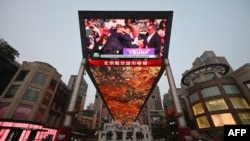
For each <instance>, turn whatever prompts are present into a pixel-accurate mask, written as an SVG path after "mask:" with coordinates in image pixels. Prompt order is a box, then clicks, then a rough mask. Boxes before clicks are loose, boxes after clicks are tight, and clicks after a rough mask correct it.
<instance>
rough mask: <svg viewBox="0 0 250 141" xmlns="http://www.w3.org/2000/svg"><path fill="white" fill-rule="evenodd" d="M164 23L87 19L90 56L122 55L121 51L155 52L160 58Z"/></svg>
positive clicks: (158, 21)
mask: <svg viewBox="0 0 250 141" xmlns="http://www.w3.org/2000/svg"><path fill="white" fill-rule="evenodd" d="M166 26H167V20H166V19H139V20H137V19H86V20H85V30H86V41H87V43H86V46H87V49H88V52H89V54H90V55H91V54H92V52H100V53H101V54H123V48H154V50H155V54H157V55H161V54H162V50H163V47H164V42H165V30H166Z"/></svg>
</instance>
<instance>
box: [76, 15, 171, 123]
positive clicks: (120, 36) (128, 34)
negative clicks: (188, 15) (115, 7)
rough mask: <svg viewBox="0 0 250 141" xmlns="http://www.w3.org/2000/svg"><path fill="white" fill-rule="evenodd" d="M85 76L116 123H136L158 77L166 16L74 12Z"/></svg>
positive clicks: (164, 52)
mask: <svg viewBox="0 0 250 141" xmlns="http://www.w3.org/2000/svg"><path fill="white" fill-rule="evenodd" d="M79 21H80V29H81V40H82V50H83V57H85V58H87V60H88V61H87V65H88V66H87V67H86V68H87V72H88V74H89V76H90V78H91V80H92V81H93V83H94V85H95V87H96V88H97V90H98V92H99V93H100V95H101V97H102V99H103V101H104V103H105V104H106V106H107V108H108V110H109V112H110V114H111V115H112V118H113V119H114V120H115V121H116V122H124V121H125V122H126V123H129V122H133V121H135V120H136V118H137V116H138V114H139V113H140V110H141V109H142V107H143V105H144V104H145V101H146V100H147V98H148V97H149V95H150V93H151V92H152V90H153V88H154V86H155V85H156V84H157V82H158V80H159V78H160V76H161V75H162V73H163V66H164V64H163V61H162V60H163V59H164V58H167V56H168V47H169V40H170V39H169V38H170V31H171V22H172V12H171V11H149V12H146V11H79Z"/></svg>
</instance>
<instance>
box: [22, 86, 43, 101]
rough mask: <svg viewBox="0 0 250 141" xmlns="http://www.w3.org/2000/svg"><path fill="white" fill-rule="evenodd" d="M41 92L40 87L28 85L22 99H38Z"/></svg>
mask: <svg viewBox="0 0 250 141" xmlns="http://www.w3.org/2000/svg"><path fill="white" fill-rule="evenodd" d="M39 93H40V89H37V88H34V87H28V89H27V90H26V91H25V93H24V96H23V98H22V99H25V100H30V101H36V100H37V98H38V96H39Z"/></svg>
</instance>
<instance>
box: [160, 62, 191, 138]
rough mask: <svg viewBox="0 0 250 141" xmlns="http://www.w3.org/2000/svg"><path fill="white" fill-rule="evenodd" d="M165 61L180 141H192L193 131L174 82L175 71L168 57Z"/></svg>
mask: <svg viewBox="0 0 250 141" xmlns="http://www.w3.org/2000/svg"><path fill="white" fill-rule="evenodd" d="M164 63H165V65H166V68H165V69H166V73H167V78H168V83H169V87H170V91H171V94H172V97H173V101H174V106H175V109H176V118H177V121H178V125H179V127H178V134H179V137H180V141H192V139H191V132H190V129H189V128H188V127H187V123H186V120H185V117H184V114H183V111H182V108H181V104H180V100H179V97H178V94H177V91H176V85H175V82H174V77H173V73H172V70H171V67H170V63H169V60H168V59H165V60H164Z"/></svg>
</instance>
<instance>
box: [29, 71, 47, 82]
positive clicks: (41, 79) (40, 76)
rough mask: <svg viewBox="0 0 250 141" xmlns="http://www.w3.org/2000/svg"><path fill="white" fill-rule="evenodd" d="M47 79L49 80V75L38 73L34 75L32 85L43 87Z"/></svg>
mask: <svg viewBox="0 0 250 141" xmlns="http://www.w3.org/2000/svg"><path fill="white" fill-rule="evenodd" d="M46 79H47V75H45V74H43V73H40V72H36V74H35V75H34V77H33V79H32V83H34V84H39V85H43V84H44V83H45V81H46Z"/></svg>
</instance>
